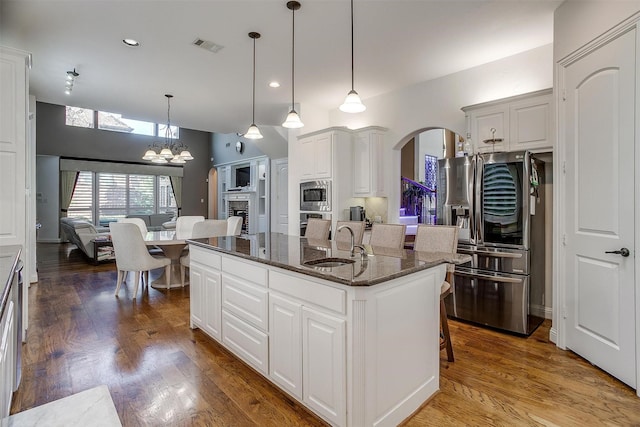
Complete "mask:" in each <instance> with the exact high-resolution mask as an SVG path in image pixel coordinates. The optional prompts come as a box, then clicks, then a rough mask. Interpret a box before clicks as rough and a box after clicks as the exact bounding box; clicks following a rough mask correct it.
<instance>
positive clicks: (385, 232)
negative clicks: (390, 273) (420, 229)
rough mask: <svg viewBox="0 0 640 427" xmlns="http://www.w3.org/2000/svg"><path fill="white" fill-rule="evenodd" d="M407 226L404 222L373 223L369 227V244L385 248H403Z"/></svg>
mask: <svg viewBox="0 0 640 427" xmlns="http://www.w3.org/2000/svg"><path fill="white" fill-rule="evenodd" d="M406 231H407V226H406V225H404V224H380V223H375V224H373V227H372V228H371V238H370V239H369V245H370V246H379V247H385V248H397V249H402V248H404V238H405V234H406Z"/></svg>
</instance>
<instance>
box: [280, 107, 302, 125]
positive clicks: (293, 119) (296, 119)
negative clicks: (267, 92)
mask: <svg viewBox="0 0 640 427" xmlns="http://www.w3.org/2000/svg"><path fill="white" fill-rule="evenodd" d="M282 126H284V127H286V128H289V129H298V128H301V127H303V126H304V123H302V120H300V116H298V113H297V112H296V110H291V111H289V114H287V120H285V121H284V123H283V124H282Z"/></svg>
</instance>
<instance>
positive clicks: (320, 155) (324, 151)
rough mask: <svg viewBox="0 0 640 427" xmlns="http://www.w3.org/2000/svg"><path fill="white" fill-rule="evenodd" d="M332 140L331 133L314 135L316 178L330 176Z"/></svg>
mask: <svg viewBox="0 0 640 427" xmlns="http://www.w3.org/2000/svg"><path fill="white" fill-rule="evenodd" d="M332 140H333V138H332V134H323V135H316V137H315V138H314V155H315V157H314V160H315V177H316V178H331V163H332V162H331V158H332V150H331V142H332Z"/></svg>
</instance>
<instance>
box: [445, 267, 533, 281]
mask: <svg viewBox="0 0 640 427" xmlns="http://www.w3.org/2000/svg"><path fill="white" fill-rule="evenodd" d="M455 274H456V275H458V276H465V277H471V278H477V279H487V280H491V281H492V282H501V283H522V279H518V278H515V277H502V276H491V275H489V274H479V273H468V272H466V271H460V270H456V273H455Z"/></svg>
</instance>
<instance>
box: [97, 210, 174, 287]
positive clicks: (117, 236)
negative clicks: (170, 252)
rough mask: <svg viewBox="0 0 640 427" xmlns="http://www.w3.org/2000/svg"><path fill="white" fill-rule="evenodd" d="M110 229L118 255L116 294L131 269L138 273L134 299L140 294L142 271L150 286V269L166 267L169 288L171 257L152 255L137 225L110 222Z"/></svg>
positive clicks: (143, 278)
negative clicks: (139, 286)
mask: <svg viewBox="0 0 640 427" xmlns="http://www.w3.org/2000/svg"><path fill="white" fill-rule="evenodd" d="M109 230H110V232H111V241H112V242H113V251H114V253H115V257H116V269H117V270H118V279H117V282H116V292H115V295H116V296H118V292H119V291H120V286H121V285H122V282H123V280H124V279H125V277H126V273H127V272H129V271H134V272H135V273H136V278H135V288H134V290H133V298H134V299H135V298H136V296H137V294H138V284H139V283H140V275H141V273H142V280H143V281H145V279H146V283H147V286H149V270H153V269H156V268H162V267H164V269H165V276H166V279H167V289H168V288H169V280H170V278H171V259H169V258H167V257H153V256H151V255H150V254H149V252H148V251H147V245H146V244H145V242H144V239H143V237H142V234H141V233H140V229H139V228H138V226H137V225H135V224H133V223H129V222H113V223H111V224H110V226H109ZM145 276H146V277H145Z"/></svg>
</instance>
